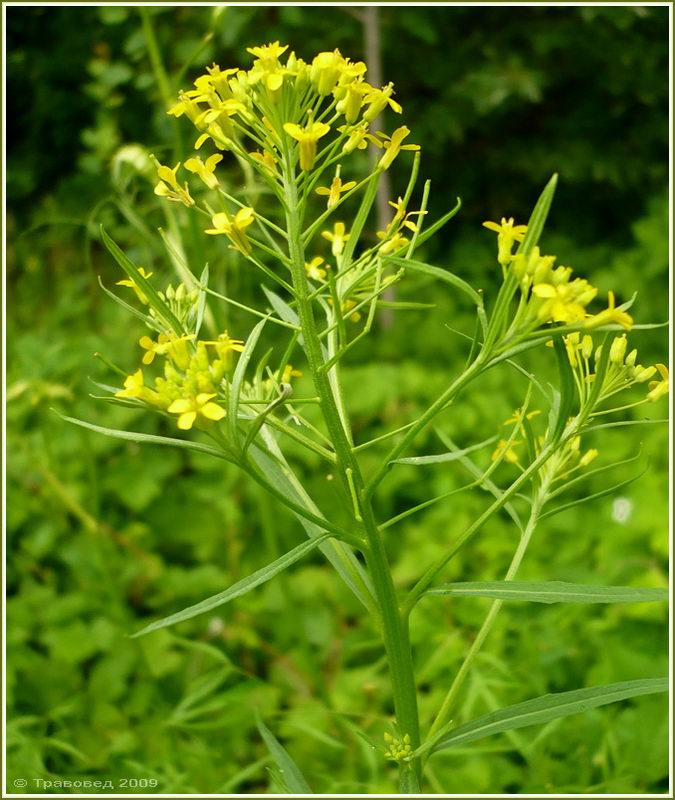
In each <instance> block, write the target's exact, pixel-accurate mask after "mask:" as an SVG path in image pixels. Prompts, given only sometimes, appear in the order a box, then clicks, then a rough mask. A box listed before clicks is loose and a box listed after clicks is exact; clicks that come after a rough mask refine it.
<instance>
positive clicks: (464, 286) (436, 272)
mask: <svg viewBox="0 0 675 800" xmlns="http://www.w3.org/2000/svg"><path fill="white" fill-rule="evenodd" d="M382 260H383V261H384V262H389V263H391V264H394V265H395V266H397V267H403V268H404V269H406V270H412V271H413V272H420V273H422V274H423V275H429V276H430V277H432V278H436V280H439V281H445V283H449V284H451V285H452V286H454V287H455V288H456V289H459V290H460V291H462V292H464V294H465V295H467V297H469V298H471V301H472V302H473V303H474V304H475V305H477V306H479V307H481V306H482V305H483V298H482V297H481V296H480V295H479V294H478V292H477V291H476V290H475V289H473V288H472V287H471V286H469V284H468V283H467V282H466V281H465V280H462V278H458V277H457V275H453V274H452V272H448V270H446V269H441V268H440V267H433V266H432V265H431V264H425V263H424V262H422V261H415V260H413V259H410V260H406V259H405V258H400V257H398V256H386V257H385V258H383V259H382Z"/></svg>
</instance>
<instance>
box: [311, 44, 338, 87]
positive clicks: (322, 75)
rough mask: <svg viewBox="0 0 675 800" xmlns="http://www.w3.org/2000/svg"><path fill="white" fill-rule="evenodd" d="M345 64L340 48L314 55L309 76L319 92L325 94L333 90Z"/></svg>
mask: <svg viewBox="0 0 675 800" xmlns="http://www.w3.org/2000/svg"><path fill="white" fill-rule="evenodd" d="M345 64H346V62H345V59H344V58H343V57H342V54H341V53H340V51H339V50H333V51H332V52H331V51H328V52H324V53H319V54H318V55H316V56H315V57H314V60H313V61H312V66H311V69H310V72H309V78H310V80H311V81H312V83H313V84H314V85H315V86H316V91H317V93H318V94H320V95H324V96H325V95H327V94H330V93H331V92H332V91H333V89H334V88H335V84H336V83H337V82H338V78H339V77H340V73H341V71H342V69H343V67H344V65H345Z"/></svg>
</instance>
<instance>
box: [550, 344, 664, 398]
mask: <svg viewBox="0 0 675 800" xmlns="http://www.w3.org/2000/svg"><path fill="white" fill-rule="evenodd" d="M563 341H564V343H565V349H566V351H567V357H568V359H569V362H570V365H571V366H572V369H573V370H574V379H575V382H576V386H577V392H578V393H579V397H580V400H581V403H582V404H583V403H584V401H585V398H586V397H587V396H588V393H589V390H590V387H591V385H592V384H594V383H595V381H596V377H597V376H596V370H597V366H598V364H599V362H600V357H601V355H602V346H598V347H595V345H594V343H593V339H592V337H591V336H590V335H589V334H585V335H583V336H582V335H581V334H580V333H578V332H574V333H570V334H569V335H568V336H565V337H564V338H563ZM627 351H628V339H627V337H626V335H625V334H622V335H621V336H617V337H615V338H614V339H613V340H612V343H611V345H610V351H609V363H608V365H607V371H606V373H605V375H604V378H603V381H602V386H601V387H600V389H599V392H598V395H597V402H598V403H600V402H602V401H603V400H606V399H607V398H609V397H611V396H612V395H615V394H617V392H621V391H623V390H624V389H629V388H630V387H631V386H634V385H635V384H644V383H647V382H648V381H649V391H648V392H647V396H646V400H649V401H650V402H655V401H656V400H658V399H660V398H661V397H663V396H664V395H666V394H667V393H668V389H669V376H668V369H667V367H666V366H665V365H664V364H657V365H656V366H653V367H644V366H643V365H642V364H639V363H638V351H637V350H636V349H635V348H633V349H632V350H630V351H629V352H627ZM657 374H659V375H660V380H656V381H652V378H654V376H655V375H657Z"/></svg>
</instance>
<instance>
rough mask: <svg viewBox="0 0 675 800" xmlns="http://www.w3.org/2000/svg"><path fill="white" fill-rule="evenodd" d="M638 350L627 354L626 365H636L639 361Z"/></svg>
mask: <svg viewBox="0 0 675 800" xmlns="http://www.w3.org/2000/svg"><path fill="white" fill-rule="evenodd" d="M637 354H638V352H637V350H631V351H630V353H629V354H628V355H627V356H626V362H625V363H626V366H627V367H634V366H635V362H636V361H637Z"/></svg>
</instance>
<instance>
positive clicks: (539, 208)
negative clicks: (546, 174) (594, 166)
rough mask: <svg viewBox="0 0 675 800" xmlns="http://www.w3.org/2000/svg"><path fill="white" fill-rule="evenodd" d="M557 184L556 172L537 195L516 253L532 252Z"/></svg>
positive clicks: (541, 230)
mask: <svg viewBox="0 0 675 800" xmlns="http://www.w3.org/2000/svg"><path fill="white" fill-rule="evenodd" d="M557 185H558V175H557V173H556V174H554V175H553V176H552V177H551V180H550V181H549V182H548V183H547V184H546V186H545V187H544V191H543V192H542V193H541V194H540V195H539V199H538V200H537V203H536V205H535V207H534V209H533V210H532V214H531V215H530V219H529V220H528V222H527V233H526V234H525V238H524V239H523V241H522V242H521V243H520V246H519V247H518V250H517V252H518V253H522V254H523V255H528V254H529V253H531V252H532V249H533V248H534V247H536V246H537V243H538V242H539V239H540V238H541V234H542V232H543V230H544V225H545V223H546V218H547V217H548V212H549V211H550V209H551V203H552V202H553V196H554V195H555V190H556V186H557Z"/></svg>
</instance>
